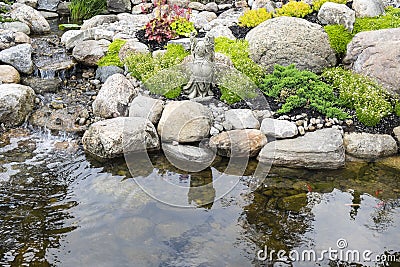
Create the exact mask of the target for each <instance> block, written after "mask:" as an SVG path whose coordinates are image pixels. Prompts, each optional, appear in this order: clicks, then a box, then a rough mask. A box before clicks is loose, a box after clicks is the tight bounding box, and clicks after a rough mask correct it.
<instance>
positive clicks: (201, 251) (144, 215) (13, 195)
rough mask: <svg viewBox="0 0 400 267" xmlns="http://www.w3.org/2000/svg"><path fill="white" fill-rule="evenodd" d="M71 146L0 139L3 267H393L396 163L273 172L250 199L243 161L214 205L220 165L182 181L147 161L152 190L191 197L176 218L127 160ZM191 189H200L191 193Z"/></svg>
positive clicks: (397, 256) (65, 140) (398, 212)
mask: <svg viewBox="0 0 400 267" xmlns="http://www.w3.org/2000/svg"><path fill="white" fill-rule="evenodd" d="M76 140H77V138H76V137H74V136H68V135H60V136H54V135H50V134H48V133H45V132H38V131H30V130H27V129H16V130H11V131H10V132H7V133H5V134H3V135H1V137H0V163H1V165H0V166H1V167H0V244H1V246H0V265H1V266H350V264H351V263H352V262H358V263H359V265H351V266H399V264H400V262H399V260H400V246H399V245H400V242H399V240H400V231H399V226H400V179H399V178H400V174H399V173H400V172H399V171H400V158H399V157H395V158H390V159H387V160H384V161H382V162H378V163H363V162H351V163H348V164H347V166H346V168H344V169H342V170H336V171H306V170H291V169H284V168H279V169H278V168H272V169H271V171H270V172H269V175H268V177H267V178H266V179H265V181H264V183H263V184H262V186H260V187H259V188H258V189H257V190H255V191H254V192H252V191H251V190H250V189H249V180H251V177H252V176H251V174H252V172H254V168H255V166H256V165H257V162H256V161H250V162H249V164H248V169H247V170H246V173H245V174H246V176H240V177H235V176H234V175H232V174H231V175H230V177H232V179H234V180H235V179H236V181H238V183H237V184H236V186H235V187H233V189H232V190H231V191H230V192H229V193H228V194H226V195H224V196H222V197H220V198H219V199H218V197H217V196H216V190H215V189H214V187H213V183H211V181H212V180H213V178H214V179H215V176H216V175H219V174H221V173H222V172H223V171H224V169H225V168H226V165H227V163H226V162H225V161H224V160H222V159H217V160H216V161H215V163H214V164H213V166H212V167H210V168H207V169H205V170H203V171H201V172H199V173H197V174H188V173H185V172H184V171H179V170H177V169H176V168H175V167H174V166H172V165H171V164H170V163H169V162H168V160H167V158H166V157H165V156H163V155H161V154H153V155H150V159H151V162H152V164H153V166H154V169H153V172H152V173H153V175H155V176H156V177H158V178H159V179H158V180H157V179H155V180H154V181H160V186H163V185H162V181H165V180H167V181H171V182H173V183H178V184H180V185H181V186H182V187H183V188H186V189H187V196H185V200H183V202H185V203H187V204H188V205H189V206H191V207H189V208H179V207H174V206H170V205H167V204H164V203H162V202H160V201H158V200H156V199H154V198H151V197H149V196H148V195H147V194H146V193H144V191H143V190H142V189H141V187H140V186H139V185H138V184H137V183H136V182H135V177H132V175H130V172H129V169H128V168H127V166H126V164H125V161H124V160H123V159H119V160H112V161H109V162H102V163H101V162H97V161H95V160H93V159H91V158H90V157H88V156H87V155H85V153H84V152H83V149H82V148H81V147H80V146H79V145H78V144H77V141H76ZM135 175H137V176H140V175H142V174H140V173H139V174H135V173H134V176H135ZM199 185H207V186H205V187H203V189H202V190H201V191H192V190H191V189H192V188H195V187H197V186H199ZM166 193H168V192H166ZM214 198H215V199H214ZM329 249H330V250H331V255H330V256H331V259H329V253H328V252H326V253H325V252H324V250H329ZM279 250H282V251H283V252H282V251H281V254H279V255H278V251H279ZM333 250H336V251H337V253H336V254H335V253H334V252H333V253H332V251H333ZM296 252H297V254H296ZM314 252H315V255H314V254H313V253H314ZM282 253H284V254H282ZM340 253H341V254H340ZM357 253H358V254H357ZM270 255H271V257H270ZM321 255H323V257H321ZM340 256H341V257H340ZM357 256H359V259H358V258H357ZM378 256H379V257H380V260H384V261H381V262H376V261H375V260H376V259H378ZM296 257H297V258H296ZM339 258H340V259H339ZM396 261H397V262H396Z"/></svg>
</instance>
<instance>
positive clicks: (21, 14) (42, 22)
mask: <svg viewBox="0 0 400 267" xmlns="http://www.w3.org/2000/svg"><path fill="white" fill-rule="evenodd" d="M10 15H11V18H13V19H15V20H19V21H21V22H23V23H25V24H26V25H28V26H29V28H30V29H31V31H32V32H34V33H45V32H49V31H50V25H49V23H48V22H47V20H46V19H45V18H44V17H43V15H42V14H40V12H39V11H37V10H35V9H34V8H32V7H30V6H27V5H24V4H19V3H15V4H14V5H13V6H12V10H11V12H10Z"/></svg>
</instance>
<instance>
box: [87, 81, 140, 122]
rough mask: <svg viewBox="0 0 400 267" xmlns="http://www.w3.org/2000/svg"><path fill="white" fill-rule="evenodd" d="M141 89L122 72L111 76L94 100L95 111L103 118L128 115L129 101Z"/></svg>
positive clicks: (96, 114)
mask: <svg viewBox="0 0 400 267" xmlns="http://www.w3.org/2000/svg"><path fill="white" fill-rule="evenodd" d="M138 92H139V90H138V89H137V88H135V87H134V86H133V85H132V83H131V82H130V81H129V80H128V79H127V78H126V77H125V76H124V75H122V74H114V75H112V76H110V77H109V78H108V79H107V80H106V82H105V83H104V85H103V86H102V87H101V89H100V91H99V93H98V95H97V97H96V99H95V100H94V101H93V105H92V107H93V113H94V115H95V116H98V117H102V118H112V117H117V116H125V115H127V107H128V103H130V101H131V100H132V99H133V98H134V97H136V96H137V94H138Z"/></svg>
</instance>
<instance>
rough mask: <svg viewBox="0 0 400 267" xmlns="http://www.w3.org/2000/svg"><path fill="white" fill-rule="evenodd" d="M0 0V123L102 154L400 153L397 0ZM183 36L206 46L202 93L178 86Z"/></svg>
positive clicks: (188, 49)
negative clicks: (208, 57) (41, 131)
mask: <svg viewBox="0 0 400 267" xmlns="http://www.w3.org/2000/svg"><path fill="white" fill-rule="evenodd" d="M0 12H1V14H0V123H1V129H0V131H2V132H5V131H8V130H9V129H11V128H16V127H21V126H22V127H24V126H25V127H33V128H45V129H48V130H51V131H54V132H60V131H61V132H68V133H73V134H75V136H76V138H77V139H79V140H81V142H82V145H83V147H84V149H85V151H86V152H87V153H88V154H90V155H92V156H94V157H95V158H97V159H101V160H107V159H112V158H117V157H121V156H123V155H124V154H125V153H136V152H143V151H149V152H151V151H161V150H162V151H164V153H168V154H170V155H173V156H174V157H176V158H179V159H182V160H186V161H188V162H189V161H195V162H199V164H201V163H204V162H207V163H209V162H212V160H213V155H214V154H218V155H220V156H222V157H254V158H257V159H258V161H259V162H262V163H271V162H272V163H273V164H274V165H276V166H285V167H293V168H309V169H337V168H341V167H343V166H344V165H345V162H346V161H352V160H359V159H361V160H364V161H375V160H379V159H380V158H383V157H389V156H393V155H396V154H398V153H399V147H398V145H399V141H400V98H399V94H400V2H399V1H398V0H397V1H396V0H393V1H387V0H385V1H383V2H381V1H380V0H354V1H351V2H347V1H346V0H332V1H326V0H314V1H308V0H307V1H298V2H296V1H289V2H286V1H283V2H281V1H277V2H274V1H270V0H249V1H245V0H237V1H233V2H232V1H225V2H224V1H222V2H217V3H216V2H207V3H202V2H186V1H182V0H171V1H168V2H167V1H164V0H160V1H158V0H156V1H155V2H150V1H136V0H107V1H106V0H90V1H75V0H72V1H71V2H62V1H59V0H17V1H2V2H0ZM60 21H61V22H60ZM210 36H211V37H210ZM207 38H210V40H211V41H210V40H209V39H207ZM195 39H196V40H197V41H196V42H197V44H198V43H201V42H203V43H204V42H209V44H210V47H212V48H213V50H214V51H213V56H212V61H213V63H214V74H215V77H216V78H214V79H213V81H212V82H209V84H208V85H207V86H209V87H207V88H209V91H207V93H208V94H207V95H200V96H199V95H188V94H186V93H185V90H186V89H187V88H188V87H187V85H188V84H190V78H191V76H190V67H191V66H193V64H194V62H196V60H197V61H198V57H197V55H198V54H197V55H196V54H195V53H200V52H199V50H196V47H200V48H201V46H196V45H193V44H194V42H195V41H194V40H195ZM203 40H206V41H203ZM207 40H208V41H207ZM195 44H196V43H195ZM200 48H199V49H200ZM205 49H206V50H207V51H208V46H206V48H205ZM208 52H209V51H208ZM204 62H205V61H204ZM197 86H199V84H197ZM185 88H186V89H185ZM196 88H197V87H196ZM192 92H193V91H192ZM81 137H82V138H81ZM80 138H81V139H80Z"/></svg>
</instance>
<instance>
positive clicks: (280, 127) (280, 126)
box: [261, 118, 298, 139]
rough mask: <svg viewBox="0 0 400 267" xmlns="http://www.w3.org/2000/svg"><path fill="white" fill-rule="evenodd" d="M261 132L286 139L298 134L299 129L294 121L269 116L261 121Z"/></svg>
mask: <svg viewBox="0 0 400 267" xmlns="http://www.w3.org/2000/svg"><path fill="white" fill-rule="evenodd" d="M261 132H262V133H263V134H265V135H266V136H270V137H273V138H276V139H284V138H290V137H293V136H296V135H297V134H298V129H297V126H296V124H295V123H294V122H290V121H286V120H275V119H271V118H267V119H264V120H263V121H262V123H261Z"/></svg>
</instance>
